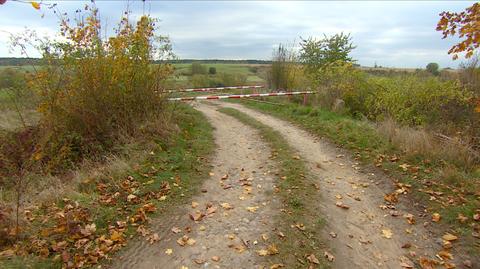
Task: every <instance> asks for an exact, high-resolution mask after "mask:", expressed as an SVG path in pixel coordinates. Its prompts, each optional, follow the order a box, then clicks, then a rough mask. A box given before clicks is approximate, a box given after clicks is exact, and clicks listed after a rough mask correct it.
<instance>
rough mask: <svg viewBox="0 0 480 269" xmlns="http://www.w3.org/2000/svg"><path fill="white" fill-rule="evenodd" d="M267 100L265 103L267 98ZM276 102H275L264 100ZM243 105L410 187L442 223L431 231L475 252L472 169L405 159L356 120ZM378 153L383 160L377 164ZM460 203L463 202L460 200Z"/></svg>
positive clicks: (293, 107)
mask: <svg viewBox="0 0 480 269" xmlns="http://www.w3.org/2000/svg"><path fill="white" fill-rule="evenodd" d="M267 100H268V99H267ZM269 101H271V102H278V100H277V99H273V100H269ZM242 103H243V104H244V105H246V106H247V107H250V108H253V109H257V110H260V111H262V112H266V113H268V114H271V115H273V116H276V117H278V118H281V119H285V120H288V121H290V122H292V123H294V124H297V125H299V126H301V127H302V128H303V129H305V130H308V131H309V132H311V133H313V134H316V135H318V136H321V137H326V138H328V139H329V140H331V141H332V142H334V143H336V144H337V145H339V146H341V147H344V148H346V149H349V150H350V151H351V152H352V153H353V154H354V155H355V157H356V158H357V159H358V160H359V161H361V162H362V163H363V164H364V165H370V166H372V165H374V164H377V165H380V168H381V169H383V171H384V172H386V173H387V174H389V175H390V176H391V177H392V178H395V179H398V180H400V182H403V183H407V184H411V185H412V194H413V198H414V199H415V200H417V201H419V202H421V203H422V204H425V205H427V206H428V208H429V212H430V214H432V213H433V212H438V213H440V214H441V216H442V219H441V221H440V223H439V224H434V225H438V226H437V227H440V228H441V229H446V228H449V229H452V230H453V231H456V232H458V233H459V234H462V235H464V236H465V237H464V238H463V240H462V244H464V245H466V249H467V250H468V251H469V252H471V253H478V252H479V251H480V245H478V243H475V238H473V236H472V235H471V232H472V228H471V227H469V225H472V224H473V222H472V216H473V214H474V212H475V210H478V209H479V208H480V200H479V199H478V195H479V193H480V192H479V179H480V173H479V172H478V171H477V172H475V171H463V170H462V169H460V168H458V167H457V168H456V167H455V166H454V165H453V164H449V163H446V162H445V161H443V160H433V159H429V161H426V159H427V158H425V157H424V156H421V155H418V154H417V155H410V154H409V155H407V154H405V153H404V152H402V151H401V150H399V149H398V148H396V147H395V146H394V145H393V144H391V143H390V142H389V141H388V140H387V139H385V138H384V137H383V136H382V135H380V134H379V133H378V132H377V131H376V129H375V127H374V126H373V125H372V124H371V123H369V122H367V121H362V120H356V119H354V118H352V117H350V116H348V115H340V114H337V113H334V112H331V111H326V110H322V109H321V108H318V107H312V106H302V105H299V104H294V103H284V104H283V105H272V104H267V103H258V102H251V101H250V102H249V101H243V102H242ZM380 155H384V156H386V157H385V158H384V159H383V161H381V162H379V161H378V157H379V156H380ZM392 156H396V157H399V158H400V160H399V161H397V162H391V161H389V158H390V157H392ZM404 163H407V164H409V165H411V166H412V167H417V168H418V171H404V170H403V169H401V168H400V167H399V165H400V164H404ZM445 167H453V169H455V170H453V171H454V176H453V178H452V176H449V177H446V176H445V175H443V174H442V171H443V169H445ZM425 181H428V182H432V185H431V186H430V185H424V182H425ZM422 189H428V190H433V191H439V192H442V193H443V195H442V196H441V197H440V198H442V199H444V201H443V202H444V204H447V205H444V204H442V203H440V202H438V201H430V195H428V194H426V193H424V192H422V191H421V190H422ZM447 197H453V198H454V199H455V200H456V201H457V202H455V203H454V204H448V203H447ZM460 199H465V200H464V201H463V202H461V201H460ZM458 214H463V215H465V216H467V217H469V222H467V223H465V224H462V223H460V222H459V221H458V220H457V216H458Z"/></svg>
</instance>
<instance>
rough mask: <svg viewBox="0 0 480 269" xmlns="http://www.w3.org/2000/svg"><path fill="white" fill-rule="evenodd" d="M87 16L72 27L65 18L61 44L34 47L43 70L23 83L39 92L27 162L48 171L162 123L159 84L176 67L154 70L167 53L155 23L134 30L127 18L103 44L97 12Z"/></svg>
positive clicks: (141, 24) (90, 11) (92, 9)
mask: <svg viewBox="0 0 480 269" xmlns="http://www.w3.org/2000/svg"><path fill="white" fill-rule="evenodd" d="M86 10H87V11H86V13H85V14H83V15H80V16H79V15H77V16H78V17H77V19H76V20H74V21H73V22H70V21H69V20H68V19H67V18H64V19H62V21H61V27H60V28H61V31H60V32H61V35H62V36H63V38H64V40H63V41H58V40H48V41H42V42H40V43H37V45H36V48H38V49H39V51H40V52H42V56H43V59H44V61H45V62H46V63H45V64H44V66H43V68H41V69H38V70H37V72H35V73H34V74H33V75H32V77H31V78H30V79H29V81H28V87H29V88H30V89H32V90H33V91H35V92H38V93H39V96H40V104H39V106H38V111H39V112H40V113H41V120H40V124H39V126H38V130H37V143H36V146H35V149H34V153H33V155H32V158H33V159H34V160H36V161H39V162H40V163H42V164H43V166H42V167H44V168H45V169H46V170H48V171H55V170H57V169H64V168H70V167H72V166H74V164H75V163H76V162H78V161H79V160H81V159H82V158H84V157H85V156H89V157H92V156H96V155H97V154H98V153H102V152H105V151H111V150H114V147H115V145H116V144H117V143H121V141H122V140H123V139H125V138H128V137H134V136H137V135H139V134H141V133H142V132H143V131H144V130H145V129H148V131H152V129H155V130H157V131H162V130H163V129H165V125H166V124H167V122H165V121H166V120H165V119H166V118H165V116H164V112H165V109H166V107H167V104H166V102H165V94H164V93H165V91H164V87H163V85H164V82H165V80H166V79H167V78H168V77H169V76H170V75H171V74H172V72H173V68H172V67H171V66H170V65H168V64H156V65H153V64H151V63H152V61H153V60H159V59H168V58H170V57H171V56H172V52H171V45H170V43H169V40H168V39H167V38H166V37H164V36H161V35H158V34H157V32H156V30H157V28H156V25H155V23H156V20H155V19H152V18H150V17H149V16H142V17H141V18H140V19H139V20H138V21H137V22H136V24H133V23H132V22H131V21H129V20H128V13H126V15H125V16H124V17H123V18H122V19H121V21H120V23H119V24H118V26H117V27H116V29H115V33H114V35H112V36H110V37H105V36H106V35H104V33H103V32H102V28H101V22H100V17H99V14H98V10H97V9H96V8H95V7H88V6H87V7H86Z"/></svg>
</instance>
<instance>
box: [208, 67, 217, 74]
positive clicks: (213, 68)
mask: <svg viewBox="0 0 480 269" xmlns="http://www.w3.org/2000/svg"><path fill="white" fill-rule="evenodd" d="M208 73H209V74H210V75H215V74H216V73H217V68H215V67H213V66H212V67H210V68H208Z"/></svg>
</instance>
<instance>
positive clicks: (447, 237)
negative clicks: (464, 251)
mask: <svg viewBox="0 0 480 269" xmlns="http://www.w3.org/2000/svg"><path fill="white" fill-rule="evenodd" d="M442 238H443V240H446V241H455V240H457V239H458V237H457V236H455V235H453V234H450V233H446V234H445V235H443V236H442Z"/></svg>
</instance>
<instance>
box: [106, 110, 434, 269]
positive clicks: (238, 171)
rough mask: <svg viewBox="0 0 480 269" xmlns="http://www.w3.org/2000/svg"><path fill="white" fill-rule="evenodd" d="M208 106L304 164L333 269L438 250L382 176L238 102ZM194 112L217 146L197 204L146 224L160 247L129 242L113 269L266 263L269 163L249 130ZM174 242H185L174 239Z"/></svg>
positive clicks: (398, 263) (407, 262)
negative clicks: (392, 197) (255, 124)
mask: <svg viewBox="0 0 480 269" xmlns="http://www.w3.org/2000/svg"><path fill="white" fill-rule="evenodd" d="M216 105H220V106H225V107H232V108H235V109H238V110H240V111H241V112H244V113H246V114H248V115H250V116H251V117H254V118H256V119H257V120H259V121H260V122H262V123H264V124H266V125H268V126H271V127H272V128H273V129H275V130H277V131H278V132H280V133H281V135H282V136H284V137H285V138H286V140H287V141H288V143H289V144H290V145H291V146H292V147H293V148H294V149H295V150H296V151H297V152H298V155H299V156H300V157H301V158H302V159H303V160H305V162H306V163H307V165H308V167H309V169H310V172H311V173H312V175H313V177H314V178H315V180H316V183H317V184H318V186H320V189H321V191H320V193H319V196H318V198H317V199H314V200H312V201H309V203H311V206H313V207H316V208H318V210H320V212H322V214H323V215H324V217H325V219H326V227H325V228H324V231H323V233H324V234H323V237H324V240H325V241H326V244H327V245H328V246H329V247H330V248H331V252H332V253H333V254H334V255H335V260H334V261H333V262H332V267H333V268H341V269H343V268H368V269H370V268H414V261H417V260H418V258H419V257H421V256H426V257H430V258H432V257H434V255H435V254H436V253H437V252H438V250H440V249H441V245H440V244H441V240H440V241H438V239H436V238H438V237H434V236H433V235H432V234H431V233H429V231H428V230H427V229H426V228H424V222H426V221H428V219H427V218H424V219H422V218H421V216H419V215H418V212H417V211H415V210H414V209H413V206H412V205H411V204H408V202H405V201H407V200H406V199H403V195H402V194H400V203H398V204H396V205H395V206H392V205H387V204H386V203H385V200H384V194H386V193H390V192H393V191H395V188H394V187H393V184H392V182H391V180H390V179H388V178H385V177H384V175H382V174H381V173H378V174H377V172H375V173H371V172H364V171H362V169H361V168H360V167H359V166H358V164H357V163H356V162H355V161H353V160H351V159H349V158H348V157H347V156H345V155H344V154H342V150H340V149H338V148H336V147H335V146H334V145H332V144H330V143H329V142H327V141H324V140H322V139H319V138H317V137H314V136H312V135H310V134H309V133H307V132H305V131H303V130H301V129H299V128H298V127H296V126H294V125H292V124H290V123H288V122H285V121H282V120H279V119H276V118H274V117H272V116H268V115H265V114H262V113H260V112H257V111H254V110H251V109H248V108H246V107H243V106H241V105H239V104H230V103H222V102H218V103H216ZM196 106H197V109H199V110H200V111H202V112H203V113H204V114H205V115H206V116H207V117H208V119H209V121H210V122H211V123H212V125H213V126H214V127H215V132H214V136H215V142H216V144H217V145H218V149H217V152H216V155H215V157H214V160H213V165H214V168H213V170H212V172H213V174H212V176H211V177H210V178H209V179H208V180H206V181H205V184H204V186H203V189H204V191H205V192H202V193H201V194H199V195H198V196H197V197H195V198H193V201H192V202H194V203H195V204H194V206H195V205H196V204H198V205H197V206H196V208H192V205H184V206H182V207H180V208H179V210H178V214H177V216H176V217H175V218H172V219H170V220H169V221H168V222H167V223H165V222H164V223H158V222H157V223H156V222H154V223H153V225H152V230H154V231H156V232H158V233H159V235H160V241H159V242H157V243H155V244H153V245H150V244H149V243H147V242H146V241H145V240H139V241H137V242H135V243H133V245H132V246H130V247H129V249H128V250H127V251H126V252H125V253H123V255H122V258H121V259H119V260H117V261H116V263H114V265H113V267H114V268H190V269H191V268H262V267H261V265H268V263H265V262H264V261H262V260H261V259H260V258H259V256H258V254H257V253H256V251H257V250H259V249H260V248H261V247H262V240H261V238H262V234H269V233H270V232H271V231H272V228H273V225H274V223H272V219H273V216H274V215H275V214H278V212H279V203H280V202H279V201H278V200H277V198H276V197H275V196H274V194H272V189H273V188H274V181H273V180H274V179H273V176H272V175H271V173H270V172H269V170H270V169H271V170H272V171H273V169H274V168H273V167H274V165H275V164H274V163H272V162H271V160H269V158H268V154H269V153H270V149H269V148H268V147H267V146H266V145H265V144H264V142H262V139H261V137H260V136H259V134H258V132H257V131H256V130H253V129H252V128H250V127H248V126H246V125H244V124H242V123H240V122H239V121H237V120H236V119H234V118H232V117H230V116H227V115H225V114H222V113H219V112H217V111H216V107H215V106H213V105H205V104H198V105H196ZM224 175H228V177H227V176H225V177H224ZM222 177H223V179H222ZM400 190H401V189H400ZM222 203H228V205H226V204H222ZM222 205H223V207H222ZM229 207H233V208H230V209H229ZM198 210H201V211H202V212H205V213H206V216H204V217H203V219H201V220H198V221H193V220H192V219H191V217H190V216H189V215H190V214H193V216H198V212H199V211H198ZM208 211H213V213H211V214H208ZM416 212H417V213H416ZM195 214H197V215H195ZM410 214H411V215H410ZM414 220H416V223H413V221H414ZM172 229H173V231H172ZM182 236H187V237H183V240H182V239H181V238H182ZM177 240H178V242H177ZM258 242H260V243H258ZM255 243H258V244H257V245H256V244H255ZM182 245H183V246H182ZM263 247H264V246H263ZM321 254H322V253H320V255H321ZM212 257H213V260H212ZM217 258H218V259H217ZM262 263H263V264H262ZM182 266H185V267H182ZM409 266H412V267H409Z"/></svg>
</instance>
